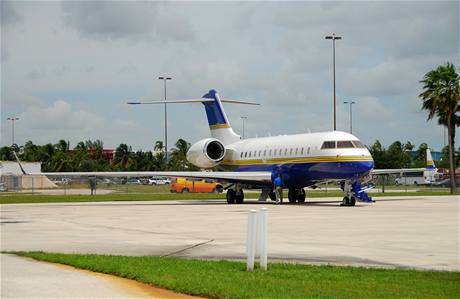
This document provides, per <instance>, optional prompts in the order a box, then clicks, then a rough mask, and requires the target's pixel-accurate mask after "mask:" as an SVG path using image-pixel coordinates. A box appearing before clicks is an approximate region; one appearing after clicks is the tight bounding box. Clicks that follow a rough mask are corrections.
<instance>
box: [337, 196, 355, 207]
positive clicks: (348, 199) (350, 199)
mask: <svg viewBox="0 0 460 299" xmlns="http://www.w3.org/2000/svg"><path fill="white" fill-rule="evenodd" d="M340 205H341V206H343V207H354V206H355V205H356V197H354V196H345V197H344V198H343V199H342V203H341V204H340Z"/></svg>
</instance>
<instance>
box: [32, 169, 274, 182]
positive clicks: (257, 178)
mask: <svg viewBox="0 0 460 299" xmlns="http://www.w3.org/2000/svg"><path fill="white" fill-rule="evenodd" d="M34 174H36V175H46V176H63V177H148V176H164V177H181V178H196V179H213V180H217V181H220V182H227V183H247V184H259V185H260V184H262V185H270V184H271V175H272V174H271V172H267V171H251V172H236V171H235V172H230V171H228V172H227V171H222V172H210V171H108V172H41V173H34Z"/></svg>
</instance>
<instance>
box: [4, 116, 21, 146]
mask: <svg viewBox="0 0 460 299" xmlns="http://www.w3.org/2000/svg"><path fill="white" fill-rule="evenodd" d="M7 120H11V145H14V122H15V121H16V120H19V118H18V117H8V118H7Z"/></svg>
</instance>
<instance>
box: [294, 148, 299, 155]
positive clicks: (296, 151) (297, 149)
mask: <svg viewBox="0 0 460 299" xmlns="http://www.w3.org/2000/svg"><path fill="white" fill-rule="evenodd" d="M298 152H299V148H297V147H296V148H295V155H296V156H297V153H298Z"/></svg>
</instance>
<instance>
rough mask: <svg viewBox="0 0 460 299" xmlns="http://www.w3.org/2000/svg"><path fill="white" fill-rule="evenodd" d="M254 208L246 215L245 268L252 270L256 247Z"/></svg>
mask: <svg viewBox="0 0 460 299" xmlns="http://www.w3.org/2000/svg"><path fill="white" fill-rule="evenodd" d="M256 225H257V223H256V210H250V211H249V215H248V236H247V240H246V244H247V248H246V270H247V271H253V270H254V259H255V249H256Z"/></svg>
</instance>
